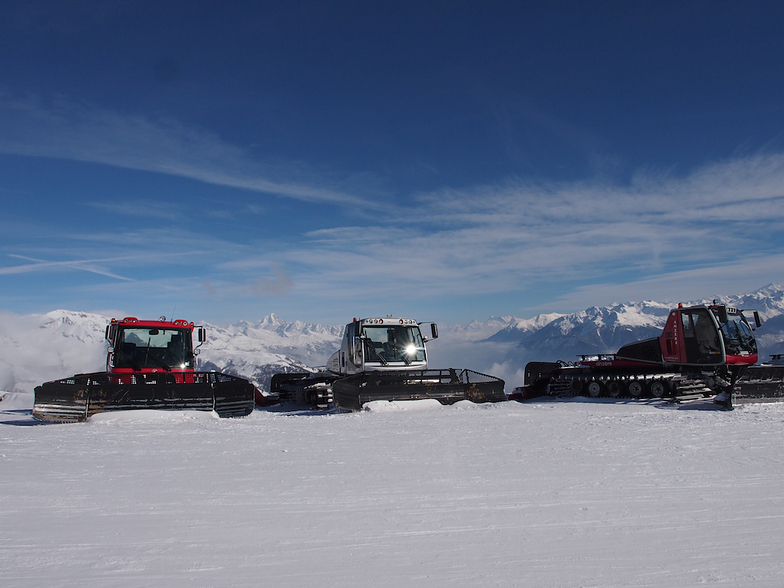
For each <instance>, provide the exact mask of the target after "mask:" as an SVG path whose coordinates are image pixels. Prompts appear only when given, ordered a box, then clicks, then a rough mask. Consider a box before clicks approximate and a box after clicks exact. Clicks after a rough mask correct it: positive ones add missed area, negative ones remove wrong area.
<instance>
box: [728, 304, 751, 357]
mask: <svg viewBox="0 0 784 588" xmlns="http://www.w3.org/2000/svg"><path fill="white" fill-rule="evenodd" d="M727 318H728V320H727V322H726V323H724V324H723V325H721V332H722V334H723V335H724V346H725V348H726V349H727V355H742V354H743V352H748V353H752V354H754V353H757V342H756V341H755V340H754V334H753V333H752V331H751V327H749V325H748V323H747V322H746V321H745V320H744V318H743V315H741V314H740V313H737V314H730V315H729V316H728V317H727Z"/></svg>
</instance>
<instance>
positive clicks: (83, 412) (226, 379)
mask: <svg viewBox="0 0 784 588" xmlns="http://www.w3.org/2000/svg"><path fill="white" fill-rule="evenodd" d="M194 331H195V334H196V337H197V339H198V342H199V344H198V345H197V346H196V348H194V347H193V334H194ZM106 340H107V341H108V342H109V350H108V355H107V358H106V371H105V372H97V373H92V374H77V375H75V376H71V377H70V378H64V379H61V380H53V381H51V382H46V383H45V384H42V385H40V386H37V387H36V388H35V404H34V405H33V416H34V417H36V418H38V419H41V420H47V421H60V422H74V421H84V420H86V419H87V418H89V417H90V416H92V415H93V414H95V413H98V412H104V411H109V410H132V409H157V410H161V409H163V410H205V411H213V410H214V411H215V412H216V413H217V414H218V415H219V416H221V417H235V416H245V415H248V414H250V413H251V412H252V411H253V408H254V405H255V397H254V396H255V393H256V387H255V386H254V385H253V384H251V383H250V382H248V381H247V380H244V379H242V378H237V377H235V376H230V375H228V374H222V373H218V372H197V371H196V370H195V363H196V354H197V353H198V347H200V346H201V344H202V343H204V341H205V331H204V327H196V326H194V324H193V323H189V322H187V321H184V320H175V321H167V320H166V318H165V317H161V318H160V320H157V321H147V320H139V319H137V318H135V317H126V318H124V319H122V320H120V321H118V320H116V319H112V321H111V323H110V324H109V325H107V327H106Z"/></svg>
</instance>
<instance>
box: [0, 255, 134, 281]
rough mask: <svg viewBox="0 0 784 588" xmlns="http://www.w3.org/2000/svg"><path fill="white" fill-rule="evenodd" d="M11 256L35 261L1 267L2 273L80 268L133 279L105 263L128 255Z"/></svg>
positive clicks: (112, 276)
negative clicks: (50, 258)
mask: <svg viewBox="0 0 784 588" xmlns="http://www.w3.org/2000/svg"><path fill="white" fill-rule="evenodd" d="M9 257H14V258H16V259H23V260H25V261H32V262H33V263H26V264H22V265H13V266H10V267H0V275H9V274H24V273H32V272H48V271H58V270H79V271H84V272H89V273H93V274H98V275H101V276H106V277H108V278H114V279H117V280H126V281H128V282H131V281H133V280H132V279H131V278H127V277H125V276H120V275H117V274H115V273H113V272H111V271H109V270H108V269H107V268H106V267H104V264H107V263H112V262H117V261H120V260H127V259H128V258H127V257H122V258H107V259H80V260H76V261H45V260H43V259H33V258H30V257H25V256H23V255H14V254H10V255H9Z"/></svg>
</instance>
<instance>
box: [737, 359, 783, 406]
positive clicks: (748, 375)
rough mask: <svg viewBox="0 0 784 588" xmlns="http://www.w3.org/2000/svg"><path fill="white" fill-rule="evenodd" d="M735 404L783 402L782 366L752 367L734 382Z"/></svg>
mask: <svg viewBox="0 0 784 588" xmlns="http://www.w3.org/2000/svg"><path fill="white" fill-rule="evenodd" d="M734 397H735V400H736V401H737V402H741V403H743V402H746V403H749V402H769V401H784V365H752V366H749V367H748V368H746V369H745V370H744V371H743V375H741V377H740V378H739V379H738V381H737V382H735V388H734Z"/></svg>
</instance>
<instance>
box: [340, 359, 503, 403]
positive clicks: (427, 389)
mask: <svg viewBox="0 0 784 588" xmlns="http://www.w3.org/2000/svg"><path fill="white" fill-rule="evenodd" d="M332 392H333V394H334V399H335V404H336V405H337V406H338V407H339V408H342V409H346V410H362V405H363V404H366V403H368V402H372V401H374V400H422V399H426V398H434V399H436V400H438V401H439V402H440V403H441V404H453V403H455V402H458V401H460V400H470V401H471V402H501V401H505V400H506V399H507V398H506V394H505V393H504V381H503V380H501V379H500V378H496V377H494V376H488V375H486V374H480V373H479V372H474V371H471V370H465V369H464V370H457V369H452V368H449V369H442V370H412V371H403V372H400V371H397V372H392V371H389V372H384V371H374V372H365V373H363V374H357V375H354V376H347V377H345V378H340V379H338V380H337V381H335V383H334V384H333V385H332Z"/></svg>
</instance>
